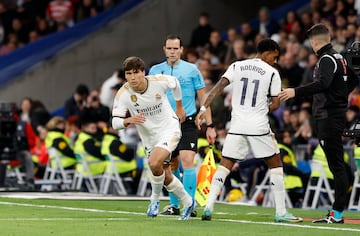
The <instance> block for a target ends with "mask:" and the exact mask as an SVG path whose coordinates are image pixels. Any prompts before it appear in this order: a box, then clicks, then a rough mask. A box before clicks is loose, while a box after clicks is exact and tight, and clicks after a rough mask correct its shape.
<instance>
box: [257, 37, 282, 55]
mask: <svg viewBox="0 0 360 236" xmlns="http://www.w3.org/2000/svg"><path fill="white" fill-rule="evenodd" d="M256 50H257V52H258V53H260V54H261V53H263V52H268V51H278V52H280V47H279V44H277V43H276V42H275V41H274V40H272V39H269V38H266V39H263V40H261V41H260V42H259V43H258V45H257V47H256Z"/></svg>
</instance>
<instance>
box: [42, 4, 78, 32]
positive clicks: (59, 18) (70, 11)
mask: <svg viewBox="0 0 360 236" xmlns="http://www.w3.org/2000/svg"><path fill="white" fill-rule="evenodd" d="M46 16H47V19H49V20H50V21H51V22H52V23H53V24H54V25H56V24H61V23H64V24H65V25H66V26H67V27H71V26H73V25H74V7H73V5H72V3H71V1H69V0H53V1H51V2H49V4H48V6H47V8H46Z"/></svg>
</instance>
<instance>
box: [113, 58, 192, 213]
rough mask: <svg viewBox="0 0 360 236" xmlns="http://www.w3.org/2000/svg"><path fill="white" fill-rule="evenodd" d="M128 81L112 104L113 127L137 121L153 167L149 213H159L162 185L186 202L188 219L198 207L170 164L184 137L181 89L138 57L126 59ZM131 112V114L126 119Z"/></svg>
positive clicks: (184, 211) (173, 80) (125, 125)
mask: <svg viewBox="0 0 360 236" xmlns="http://www.w3.org/2000/svg"><path fill="white" fill-rule="evenodd" d="M123 67H124V71H125V78H126V80H127V83H126V84H125V85H123V86H122V87H121V89H120V90H119V91H118V93H117V94H116V97H115V100H114V106H113V111H112V115H113V119H112V126H113V127H114V128H115V129H123V128H126V127H127V126H128V125H130V124H135V126H136V129H137V131H138V133H139V136H140V138H141V141H142V143H143V145H144V147H145V151H146V152H147V156H148V164H149V168H150V170H151V173H152V175H151V187H152V193H151V197H150V205H149V208H148V210H147V215H148V216H151V217H155V216H157V215H158V213H159V206H160V201H159V197H160V193H161V191H162V187H163V186H165V188H166V189H167V190H168V191H169V192H171V193H173V194H174V195H175V196H176V197H177V198H178V199H179V200H180V201H181V202H182V204H183V205H184V210H183V213H182V215H181V217H180V219H181V220H187V219H188V218H189V217H190V214H191V212H192V211H193V210H194V208H195V200H194V199H193V198H191V196H190V195H189V194H188V193H187V192H186V191H185V189H184V186H183V185H182V183H181V182H180V181H179V180H178V178H176V177H174V176H173V175H172V173H171V170H170V168H169V166H168V163H169V162H170V154H171V152H172V151H173V150H174V149H175V148H176V146H177V145H178V143H179V140H180V138H181V130H180V123H179V118H178V117H180V119H181V120H184V119H185V111H184V109H183V107H182V100H181V89H180V85H179V83H178V81H177V80H176V78H175V77H172V76H166V75H158V76H145V63H144V61H143V60H142V59H140V58H138V57H129V58H127V59H125V61H124V62H123ZM168 89H171V90H172V91H173V93H174V97H175V100H176V114H175V112H174V111H173V110H172V108H171V106H170V104H169V101H168V99H167V96H166V90H168ZM127 111H129V113H130V115H131V117H128V118H126V113H127Z"/></svg>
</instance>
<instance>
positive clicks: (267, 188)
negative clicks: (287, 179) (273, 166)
mask: <svg viewBox="0 0 360 236" xmlns="http://www.w3.org/2000/svg"><path fill="white" fill-rule="evenodd" d="M260 194H264V198H263V201H262V206H265V207H274V206H275V200H274V194H272V191H271V185H270V170H268V171H267V172H266V175H265V177H264V179H263V180H262V181H261V183H260V184H258V185H256V186H255V191H254V194H253V195H252V197H251V199H250V201H251V202H257V200H258V198H259V196H260ZM285 204H286V207H287V208H292V207H293V205H292V203H291V200H290V197H289V195H288V193H287V191H285Z"/></svg>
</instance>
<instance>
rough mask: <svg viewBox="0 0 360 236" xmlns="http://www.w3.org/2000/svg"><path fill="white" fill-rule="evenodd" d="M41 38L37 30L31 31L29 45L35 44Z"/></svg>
mask: <svg viewBox="0 0 360 236" xmlns="http://www.w3.org/2000/svg"><path fill="white" fill-rule="evenodd" d="M39 38H40V35H39V33H38V32H37V31H36V30H31V31H30V32H29V43H32V42H35V41H37V40H38V39H39Z"/></svg>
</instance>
